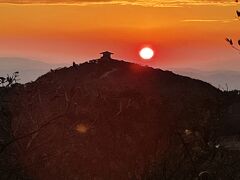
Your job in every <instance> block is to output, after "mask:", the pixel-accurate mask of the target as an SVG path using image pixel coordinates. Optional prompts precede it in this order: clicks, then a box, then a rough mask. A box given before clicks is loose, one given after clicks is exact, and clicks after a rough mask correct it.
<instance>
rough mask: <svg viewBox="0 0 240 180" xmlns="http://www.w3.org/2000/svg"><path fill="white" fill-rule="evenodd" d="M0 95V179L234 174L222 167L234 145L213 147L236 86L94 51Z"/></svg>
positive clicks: (235, 157) (184, 178)
mask: <svg viewBox="0 0 240 180" xmlns="http://www.w3.org/2000/svg"><path fill="white" fill-rule="evenodd" d="M237 97H238V98H237ZM237 99H238V100H237ZM0 100H1V101H0V127H1V131H0V132H1V133H0V176H1V179H3V180H4V179H40V180H43V179H44V180H50V179H51V180H52V179H58V180H61V179H70V180H74V179H110V180H111V179H113V180H118V179H178V180H188V179H189V180H191V179H196V178H199V177H200V176H201V177H203V176H207V177H210V176H211V177H216V178H219V177H221V179H229V174H228V173H229V172H231V173H232V174H231V177H238V176H239V172H240V171H239V170H240V168H239V166H238V165H234V166H230V165H229V166H228V167H226V168H227V170H226V169H223V167H225V166H223V163H226V162H227V163H229V164H234V162H235V161H237V162H238V161H239V159H240V157H239V153H238V151H234V152H232V151H231V150H229V149H227V148H225V147H224V146H222V145H219V139H220V137H222V136H223V135H224V132H223V131H222V128H223V127H224V125H223V124H224V122H223V120H224V118H226V117H228V116H223V115H224V113H225V114H228V113H226V110H228V107H229V106H230V105H231V104H233V102H235V101H238V102H239V96H238V92H231V93H230V92H229V93H228V92H222V91H220V90H219V89H217V88H215V87H213V86H212V85H210V84H208V83H205V82H203V81H200V80H194V79H191V78H188V77H184V76H180V75H176V74H174V73H172V72H170V71H163V70H160V69H153V68H150V67H143V66H140V65H137V64H133V63H128V62H125V61H118V60H113V59H111V58H101V59H96V60H91V61H89V62H85V63H83V64H80V65H78V64H75V63H74V64H73V66H71V67H68V68H66V67H65V68H61V69H57V70H52V71H50V72H48V73H47V74H45V75H42V76H41V77H39V78H38V79H37V80H36V81H34V82H31V83H27V84H24V85H20V84H15V85H13V86H12V87H10V88H0ZM236 113H237V112H236ZM219 147H221V148H219ZM230 152H231V153H230ZM223 158H224V159H223Z"/></svg>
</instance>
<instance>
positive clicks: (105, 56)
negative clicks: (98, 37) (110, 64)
mask: <svg viewBox="0 0 240 180" xmlns="http://www.w3.org/2000/svg"><path fill="white" fill-rule="evenodd" d="M100 54H102V57H101V59H104V60H110V59H112V57H111V55H112V54H114V53H112V52H109V51H104V52H101V53H100Z"/></svg>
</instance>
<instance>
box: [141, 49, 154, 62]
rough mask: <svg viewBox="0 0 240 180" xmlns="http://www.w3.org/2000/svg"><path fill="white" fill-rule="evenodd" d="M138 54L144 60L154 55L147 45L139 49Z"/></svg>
mask: <svg viewBox="0 0 240 180" xmlns="http://www.w3.org/2000/svg"><path fill="white" fill-rule="evenodd" d="M139 55H140V57H141V58H142V59H144V60H149V59H151V58H152V57H153V56H154V51H153V50H152V49H151V48H149V47H144V48H142V49H141V50H140V51H139Z"/></svg>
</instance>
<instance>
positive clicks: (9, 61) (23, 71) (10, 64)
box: [0, 57, 64, 83]
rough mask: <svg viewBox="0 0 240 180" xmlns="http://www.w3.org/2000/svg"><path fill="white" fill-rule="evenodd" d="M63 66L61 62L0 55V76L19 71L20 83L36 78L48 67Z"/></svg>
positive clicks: (46, 70) (48, 69)
mask: <svg viewBox="0 0 240 180" xmlns="http://www.w3.org/2000/svg"><path fill="white" fill-rule="evenodd" d="M61 66H64V65H63V64H48V63H44V62H40V61H34V60H29V59H25V58H17V57H0V76H3V77H5V76H6V75H7V74H9V75H11V74H12V73H13V72H16V71H19V73H20V81H19V82H20V83H27V82H30V81H34V80H36V79H37V78H38V77H39V76H41V75H43V74H45V73H47V72H48V71H50V69H54V68H57V67H61Z"/></svg>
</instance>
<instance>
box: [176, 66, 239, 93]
mask: <svg viewBox="0 0 240 180" xmlns="http://www.w3.org/2000/svg"><path fill="white" fill-rule="evenodd" d="M173 72H175V73H177V74H180V75H184V76H189V77H191V78H194V79H200V80H203V81H205V82H208V83H210V84H212V85H213V86H215V87H217V88H220V89H221V90H235V89H238V90H239V89H240V81H239V79H240V71H229V70H218V71H201V70H197V69H174V70H173Z"/></svg>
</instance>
